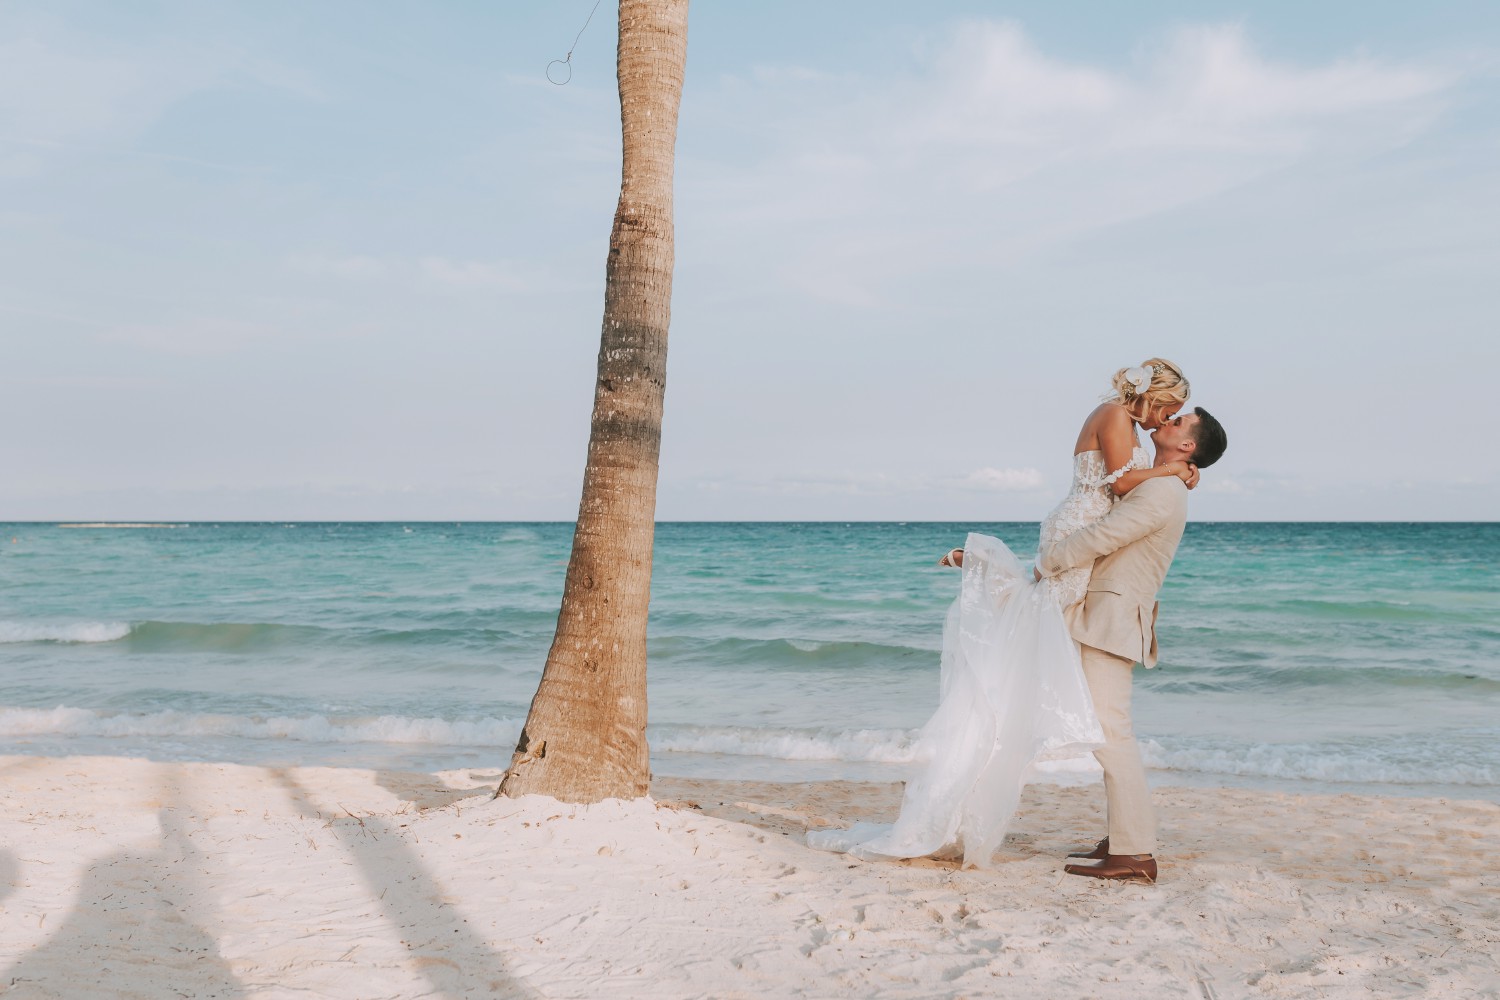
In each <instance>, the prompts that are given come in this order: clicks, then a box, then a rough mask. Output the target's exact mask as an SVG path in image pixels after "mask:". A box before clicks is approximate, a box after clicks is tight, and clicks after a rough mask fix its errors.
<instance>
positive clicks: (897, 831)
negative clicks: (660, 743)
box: [807, 358, 1198, 866]
mask: <svg viewBox="0 0 1500 1000" xmlns="http://www.w3.org/2000/svg"><path fill="white" fill-rule="evenodd" d="M1187 398H1188V381H1187V379H1186V378H1184V377H1183V375H1182V370H1181V369H1180V368H1178V367H1177V366H1176V365H1174V364H1173V363H1172V362H1170V361H1166V360H1164V359H1162V358H1151V359H1150V360H1148V361H1145V362H1142V363H1141V364H1140V365H1139V366H1137V367H1134V368H1122V369H1120V370H1119V371H1118V372H1116V373H1115V376H1114V379H1113V380H1112V391H1111V392H1110V393H1109V394H1108V395H1106V396H1105V401H1104V402H1103V403H1101V404H1100V405H1099V406H1098V407H1096V408H1095V410H1094V411H1093V412H1092V413H1090V414H1089V416H1088V419H1087V420H1085V421H1084V423H1083V429H1082V430H1081V431H1079V433H1078V442H1077V444H1076V445H1075V447H1074V450H1073V483H1072V487H1071V489H1069V491H1068V495H1067V496H1065V497H1064V498H1063V500H1062V502H1061V503H1059V504H1058V505H1057V507H1056V508H1054V509H1053V511H1052V513H1050V514H1048V515H1047V517H1046V520H1044V521H1043V522H1042V531H1041V544H1042V545H1046V544H1048V543H1050V542H1053V541H1056V540H1058V539H1060V538H1063V537H1065V536H1067V535H1069V534H1071V533H1072V532H1074V531H1077V530H1078V529H1079V528H1082V527H1084V526H1085V525H1088V524H1092V523H1093V522H1094V521H1097V520H1098V519H1099V518H1101V517H1103V516H1104V514H1105V513H1106V512H1107V511H1108V510H1109V509H1110V506H1111V505H1112V504H1113V503H1114V501H1115V498H1116V497H1120V496H1124V495H1125V494H1126V493H1129V492H1130V491H1131V490H1132V489H1134V488H1135V487H1136V486H1138V485H1140V484H1141V483H1143V482H1145V481H1146V480H1147V479H1150V478H1152V477H1155V476H1179V477H1181V478H1182V480H1183V481H1184V482H1185V483H1186V484H1187V485H1188V486H1189V488H1191V487H1193V486H1196V485H1197V482H1198V470H1197V469H1196V467H1194V466H1193V465H1192V464H1191V463H1187V462H1172V463H1169V464H1166V465H1162V466H1157V467H1155V468H1153V467H1152V465H1151V457H1150V456H1149V455H1148V454H1147V453H1146V450H1145V449H1144V448H1142V447H1141V443H1140V437H1139V434H1138V433H1137V430H1138V428H1145V429H1146V430H1148V431H1150V430H1155V429H1156V428H1158V427H1160V426H1162V425H1163V424H1164V423H1166V422H1167V421H1168V420H1171V419H1172V417H1173V416H1174V415H1175V414H1176V413H1177V411H1178V410H1179V409H1181V408H1182V405H1183V404H1184V403H1186V402H1187ZM939 565H943V566H958V567H961V568H962V569H963V582H962V584H961V586H960V590H959V595H958V598H957V599H956V600H955V601H954V602H953V605H952V607H951V608H950V609H949V611H948V619H947V622H946V624H945V625H944V627H943V654H942V672H941V679H940V682H939V691H940V695H939V702H938V708H937V711H936V712H935V713H933V716H932V718H931V719H929V720H928V722H927V724H926V725H925V726H923V727H922V730H921V734H920V736H919V738H918V742H917V747H918V751H919V753H920V754H921V755H922V756H925V757H926V764H925V766H924V767H923V770H922V771H921V773H919V774H918V775H916V776H915V777H914V778H912V779H911V780H910V781H908V782H907V784H906V792H905V794H904V796H903V797H902V800H901V814H900V816H898V817H897V819H896V822H895V823H894V824H891V825H884V824H874V823H856V824H855V825H854V826H853V827H851V828H850V829H847V830H838V829H834V830H815V831H810V832H809V833H808V835H807V842H808V844H809V846H811V847H815V848H818V849H820V850H826V851H840V852H844V853H847V854H852V855H854V856H855V857H859V858H866V859H871V860H874V859H882V858H917V857H927V856H931V855H937V856H940V857H958V856H960V855H961V856H962V858H963V863H964V865H965V866H968V865H977V866H985V865H988V864H989V863H990V860H991V858H992V857H993V855H994V853H995V851H996V850H997V849H998V848H999V847H1000V843H1001V841H1002V840H1003V839H1004V837H1005V830H1006V827H1008V826H1009V825H1010V821H1011V818H1012V816H1013V815H1014V814H1015V810H1016V804H1017V803H1018V802H1019V801H1020V798H1021V789H1022V788H1023V787H1024V786H1025V784H1026V780H1027V778H1028V777H1029V776H1030V774H1031V772H1032V769H1033V765H1034V764H1035V763H1036V762H1037V761H1039V760H1048V759H1057V758H1060V757H1071V756H1077V755H1079V754H1082V753H1086V752H1088V751H1090V750H1093V749H1094V748H1096V747H1098V746H1101V745H1103V743H1104V737H1103V734H1102V732H1101V731H1100V728H1099V720H1098V719H1097V718H1096V717H1095V715H1094V706H1093V702H1092V701H1091V700H1090V698H1089V692H1088V686H1087V685H1086V684H1085V682H1084V679H1083V668H1082V665H1081V664H1080V662H1079V656H1078V646H1077V644H1076V643H1075V642H1074V641H1073V639H1072V637H1071V636H1070V635H1069V634H1068V627H1067V625H1066V623H1065V622H1064V619H1063V610H1064V609H1065V608H1067V607H1069V606H1070V605H1072V604H1074V603H1076V602H1078V601H1080V600H1082V599H1083V596H1084V592H1085V589H1086V587H1087V586H1088V576H1089V567H1087V566H1085V567H1083V568H1081V569H1076V570H1068V571H1067V572H1064V573H1062V574H1060V575H1058V576H1054V577H1047V578H1040V577H1039V576H1037V575H1036V574H1035V573H1034V572H1028V570H1027V567H1025V566H1023V565H1022V563H1021V561H1020V560H1019V559H1017V558H1016V556H1015V555H1014V554H1013V553H1012V552H1011V551H1010V549H1008V548H1006V547H1005V544H1004V543H1003V542H1001V541H1000V540H999V539H997V538H991V537H990V536H988V535H980V534H972V533H971V534H970V535H969V536H968V539H967V541H966V542H965V544H964V547H963V548H962V549H954V550H952V551H951V552H949V553H948V554H947V555H945V556H943V558H942V559H941V560H939Z"/></svg>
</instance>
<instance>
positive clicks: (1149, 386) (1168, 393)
mask: <svg viewBox="0 0 1500 1000" xmlns="http://www.w3.org/2000/svg"><path fill="white" fill-rule="evenodd" d="M1139 367H1140V368H1143V369H1146V370H1147V372H1148V373H1149V374H1148V381H1147V382H1146V384H1145V385H1143V386H1142V387H1141V388H1140V389H1139V390H1137V389H1136V387H1135V385H1134V384H1132V382H1131V381H1130V378H1129V373H1130V372H1131V371H1132V370H1131V369H1129V368H1121V369H1120V370H1119V371H1117V372H1115V376H1114V378H1112V379H1110V386H1111V387H1112V389H1113V391H1111V392H1109V393H1107V394H1106V395H1105V397H1104V401H1105V402H1107V403H1119V404H1120V405H1121V406H1123V407H1125V408H1126V409H1127V410H1129V411H1130V413H1131V415H1132V416H1134V417H1135V418H1136V419H1138V420H1139V419H1140V418H1141V417H1144V416H1145V415H1146V414H1147V413H1149V412H1150V411H1151V410H1152V409H1155V408H1156V407H1159V406H1170V405H1172V404H1174V403H1175V404H1176V405H1177V406H1181V405H1182V404H1184V403H1186V402H1187V401H1188V394H1189V392H1190V391H1191V387H1190V386H1189V385H1188V380H1187V379H1186V378H1185V377H1184V376H1183V374H1182V369H1181V368H1178V367H1177V366H1176V365H1174V364H1173V363H1172V362H1170V361H1168V360H1167V359H1166V358H1149V359H1147V360H1145V361H1142V362H1141V363H1140V365H1139Z"/></svg>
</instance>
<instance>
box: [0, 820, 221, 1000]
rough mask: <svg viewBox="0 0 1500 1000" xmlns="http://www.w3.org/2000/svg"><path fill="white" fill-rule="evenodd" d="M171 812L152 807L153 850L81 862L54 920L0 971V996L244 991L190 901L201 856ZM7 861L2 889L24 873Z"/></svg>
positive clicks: (106, 998)
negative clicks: (71, 893) (157, 836)
mask: <svg viewBox="0 0 1500 1000" xmlns="http://www.w3.org/2000/svg"><path fill="white" fill-rule="evenodd" d="M177 812H178V810H176V809H173V808H170V807H168V808H163V809H160V810H158V813H157V819H158V822H159V823H160V825H161V831H162V837H161V844H160V846H159V847H157V848H156V849H153V850H143V851H117V852H115V853H113V854H109V855H106V856H104V857H102V858H99V859H97V860H96V861H94V862H93V863H92V864H91V865H89V867H88V868H87V869H86V871H85V872H84V875H83V878H82V880H81V882H80V885H79V888H78V901H77V903H75V904H74V906H73V909H72V910H71V911H70V912H69V914H68V916H67V918H66V919H65V920H64V921H63V923H62V925H61V926H60V927H58V929H57V930H56V931H55V932H54V933H53V934H52V936H51V937H49V938H47V939H46V940H45V941H44V942H43V943H42V944H41V945H40V946H38V947H37V948H35V949H33V950H31V951H29V952H27V953H26V954H25V955H23V956H22V957H21V958H19V959H18V960H16V961H15V962H14V963H12V964H11V966H10V967H9V968H7V969H4V970H0V992H4V994H5V996H6V998H7V1000H10V998H16V1000H25V998H33V997H35V998H43V997H46V998H53V997H61V996H66V997H68V998H69V1000H73V998H78V1000H93V998H98V1000H114V998H116V997H120V996H163V997H176V996H187V997H202V998H233V997H243V996H248V995H249V994H248V992H247V989H246V987H245V985H244V984H243V983H242V982H241V981H240V980H239V979H238V978H237V977H236V976H235V974H234V972H233V970H232V969H231V968H230V966H229V963H228V962H227V961H226V960H225V959H224V958H223V956H222V955H220V953H219V940H218V938H217V937H216V936H215V935H214V934H213V933H211V932H210V931H209V930H208V929H207V926H212V924H213V922H214V921H213V920H212V915H211V914H209V913H205V912H204V911H203V906H202V904H200V903H199V902H198V899H199V897H200V896H207V895H209V893H208V892H207V891H206V889H205V887H204V886H202V884H201V882H200V880H199V879H197V878H196V877H195V876H194V872H195V870H196V869H197V868H198V867H199V865H200V864H201V858H202V855H201V854H200V853H199V852H198V851H196V850H195V849H194V848H193V847H192V844H191V843H190V842H189V840H188V837H187V831H186V830H184V829H182V827H181V825H180V821H179V820H178V818H177ZM6 861H7V863H8V864H9V865H10V871H8V872H4V873H0V877H3V876H4V875H6V874H8V875H9V876H10V877H9V878H7V879H6V884H7V887H9V886H11V885H13V884H14V883H15V882H16V881H18V880H19V878H21V877H22V876H21V873H20V872H19V871H17V870H16V868H15V862H14V859H13V858H10V857H9V856H7V859H6ZM205 925H207V926H205ZM63 983H66V984H67V985H66V987H65V988H62V987H60V985H59V984H63ZM7 987H8V988H7Z"/></svg>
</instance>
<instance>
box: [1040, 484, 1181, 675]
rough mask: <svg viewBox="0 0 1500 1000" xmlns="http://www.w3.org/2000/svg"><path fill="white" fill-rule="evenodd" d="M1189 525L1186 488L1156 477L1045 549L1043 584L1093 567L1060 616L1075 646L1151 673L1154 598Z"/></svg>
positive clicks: (1153, 648) (1153, 638)
mask: <svg viewBox="0 0 1500 1000" xmlns="http://www.w3.org/2000/svg"><path fill="white" fill-rule="evenodd" d="M1186 525H1187V486H1185V485H1184V484H1183V482H1182V480H1181V479H1179V478H1177V477H1176V476H1159V477H1157V478H1156V479H1148V480H1146V481H1145V482H1144V483H1141V484H1140V485H1139V486H1137V487H1136V488H1135V489H1133V490H1131V491H1130V492H1129V493H1127V494H1125V495H1124V496H1123V497H1121V498H1120V500H1119V502H1117V503H1116V504H1115V505H1114V507H1113V508H1111V509H1110V512H1109V513H1108V514H1105V515H1104V516H1103V517H1102V518H1100V519H1099V520H1097V521H1095V522H1094V523H1093V524H1091V525H1089V526H1088V527H1087V528H1080V529H1079V530H1077V531H1075V532H1073V533H1072V534H1071V535H1069V536H1068V537H1066V538H1064V539H1063V540H1062V541H1060V542H1055V543H1053V544H1051V545H1048V546H1047V547H1045V548H1044V549H1042V551H1041V553H1040V554H1039V555H1038V558H1037V566H1038V568H1040V569H1041V571H1042V573H1043V574H1044V575H1046V576H1054V575H1056V574H1058V573H1061V572H1062V571H1063V570H1065V569H1073V568H1075V567H1078V566H1087V565H1088V564H1090V563H1093V565H1094V570H1093V574H1092V575H1091V576H1090V577H1089V585H1088V592H1087V593H1085V594H1084V597H1083V600H1082V601H1080V602H1078V603H1077V604H1075V605H1073V606H1072V607H1071V608H1069V609H1067V611H1066V612H1065V616H1066V618H1067V620H1068V630H1069V631H1070V632H1071V633H1072V635H1073V638H1074V639H1076V640H1078V641H1079V642H1081V643H1083V644H1084V645H1085V646H1093V647H1094V648H1095V649H1102V650H1104V651H1105V652H1107V653H1114V654H1115V655H1116V656H1124V657H1127V658H1128V659H1130V660H1131V661H1132V662H1139V663H1143V664H1145V665H1146V666H1148V667H1154V666H1156V611H1157V607H1158V605H1157V601H1156V594H1157V592H1158V591H1159V590H1161V584H1162V581H1163V580H1164V579H1166V576H1167V568H1168V567H1169V566H1171V565H1172V557H1173V556H1174V555H1176V553H1177V543H1178V542H1180V541H1181V540H1182V529H1183V528H1184V527H1185V526H1186Z"/></svg>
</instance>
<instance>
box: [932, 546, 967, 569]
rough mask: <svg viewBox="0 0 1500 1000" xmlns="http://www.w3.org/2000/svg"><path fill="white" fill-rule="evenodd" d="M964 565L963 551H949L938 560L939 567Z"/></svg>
mask: <svg viewBox="0 0 1500 1000" xmlns="http://www.w3.org/2000/svg"><path fill="white" fill-rule="evenodd" d="M963 564H964V550H963V549H949V550H948V552H947V553H946V554H945V555H944V556H943V558H941V559H939V560H938V565H939V566H962V565H963Z"/></svg>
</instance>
